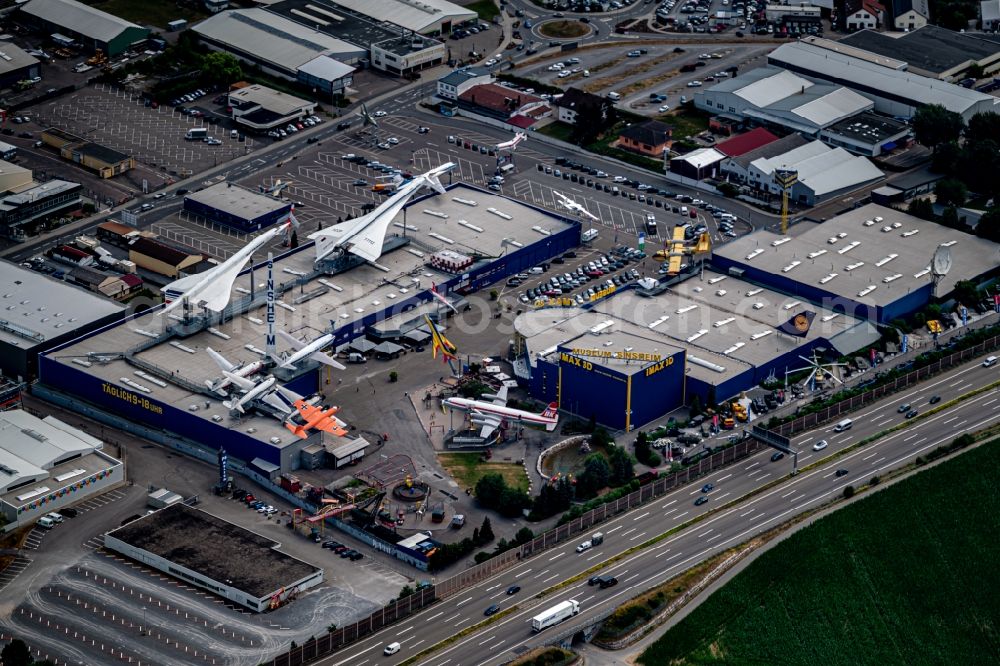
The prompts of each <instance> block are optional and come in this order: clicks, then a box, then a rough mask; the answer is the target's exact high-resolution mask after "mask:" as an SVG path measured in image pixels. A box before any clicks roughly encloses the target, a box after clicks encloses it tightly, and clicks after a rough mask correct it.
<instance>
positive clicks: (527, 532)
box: [514, 527, 535, 545]
mask: <svg viewBox="0 0 1000 666" xmlns="http://www.w3.org/2000/svg"><path fill="white" fill-rule="evenodd" d="M534 538H535V533H534V532H532V531H531V528H530V527H522V528H521V529H519V530H518V531H517V533H516V534H515V535H514V541H515V543H517V544H518V545H520V544H522V543H528V542H529V541H531V540H532V539H534Z"/></svg>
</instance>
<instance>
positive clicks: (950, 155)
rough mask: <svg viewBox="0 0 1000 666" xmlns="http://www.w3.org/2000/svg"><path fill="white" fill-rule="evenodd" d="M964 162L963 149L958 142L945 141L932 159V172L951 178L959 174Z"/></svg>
mask: <svg viewBox="0 0 1000 666" xmlns="http://www.w3.org/2000/svg"><path fill="white" fill-rule="evenodd" d="M961 161H962V148H961V147H960V146H959V145H958V142H957V141H945V142H944V143H942V144H939V145H938V147H937V149H936V150H935V151H934V155H933V156H932V157H931V171H933V172H934V173H943V174H947V175H949V176H951V175H954V174H956V173H958V167H959V164H960V163H961Z"/></svg>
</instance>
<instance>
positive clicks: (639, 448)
mask: <svg viewBox="0 0 1000 666" xmlns="http://www.w3.org/2000/svg"><path fill="white" fill-rule="evenodd" d="M652 454H653V448H652V447H651V446H650V445H649V440H648V439H646V438H645V437H637V438H636V440H635V459H636V460H638V461H639V462H641V463H642V464H643V465H649V458H650V456H651V455H652Z"/></svg>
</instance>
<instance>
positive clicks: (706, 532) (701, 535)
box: [698, 527, 712, 539]
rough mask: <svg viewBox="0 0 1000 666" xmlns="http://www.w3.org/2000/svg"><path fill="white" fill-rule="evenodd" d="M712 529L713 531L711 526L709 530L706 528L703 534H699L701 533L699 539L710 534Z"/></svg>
mask: <svg viewBox="0 0 1000 666" xmlns="http://www.w3.org/2000/svg"><path fill="white" fill-rule="evenodd" d="M711 531H712V528H711V527H709V528H708V529H707V530H705V531H704V532H702V533H701V534H699V535H698V538H699V539H700V538H702V537H703V536H705V535H706V534H708V533H709V532H711Z"/></svg>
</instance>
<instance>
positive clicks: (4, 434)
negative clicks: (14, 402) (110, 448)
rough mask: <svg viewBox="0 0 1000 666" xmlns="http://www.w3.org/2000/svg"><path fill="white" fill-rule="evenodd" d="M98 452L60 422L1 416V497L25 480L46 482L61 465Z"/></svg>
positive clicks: (10, 414)
mask: <svg viewBox="0 0 1000 666" xmlns="http://www.w3.org/2000/svg"><path fill="white" fill-rule="evenodd" d="M57 424H58V425H59V426H62V427H57ZM97 448H99V447H96V446H95V445H94V444H93V443H91V442H88V441H85V440H83V439H81V438H79V437H76V436H74V435H73V433H72V429H71V428H69V426H66V424H64V423H62V422H61V421H58V420H55V419H53V420H52V421H46V420H43V419H40V418H38V417H37V416H34V415H32V414H29V413H28V412H25V411H22V410H20V409H15V410H11V411H9V412H0V494H3V493H6V492H7V489H8V488H9V487H10V486H14V485H17V484H18V483H19V482H20V481H21V480H23V479H26V478H31V477H38V476H42V477H43V478H44V477H46V476H48V473H49V470H51V469H52V468H53V467H55V466H56V465H58V464H59V463H60V462H61V461H63V460H65V459H67V458H72V457H74V456H83V455H86V454H88V453H92V452H94V451H95V450H96V449H97ZM27 490H29V489H25V491H27Z"/></svg>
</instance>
